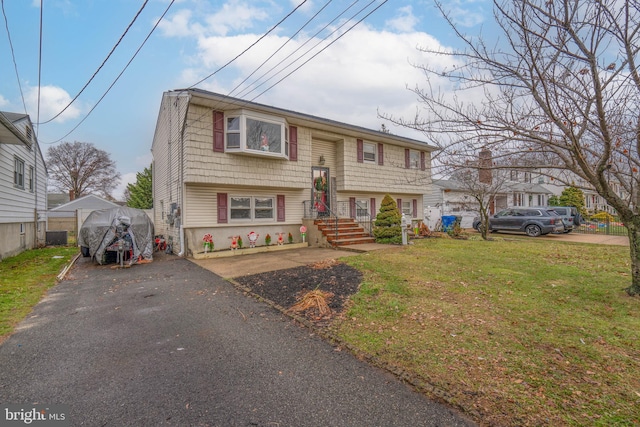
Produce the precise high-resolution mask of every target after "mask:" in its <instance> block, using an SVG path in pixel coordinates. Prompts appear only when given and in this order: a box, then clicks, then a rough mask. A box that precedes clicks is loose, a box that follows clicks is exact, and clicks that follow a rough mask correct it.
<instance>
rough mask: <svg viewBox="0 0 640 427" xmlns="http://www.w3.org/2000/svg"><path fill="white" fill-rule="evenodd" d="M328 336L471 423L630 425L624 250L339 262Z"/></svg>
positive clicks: (418, 251)
mask: <svg viewBox="0 0 640 427" xmlns="http://www.w3.org/2000/svg"><path fill="white" fill-rule="evenodd" d="M344 261H345V262H347V263H349V264H351V265H352V266H354V267H356V268H358V269H360V270H362V271H363V272H364V282H363V284H362V286H361V290H360V292H359V293H358V294H357V295H355V296H354V297H352V306H351V307H350V309H349V311H348V313H347V315H346V316H345V317H344V320H343V321H341V322H340V323H338V324H336V325H335V326H334V327H335V332H336V333H337V334H338V335H339V336H340V338H341V339H342V340H344V341H346V342H347V343H349V344H350V345H351V346H352V347H353V348H356V349H358V350H359V351H361V352H363V353H365V354H368V355H370V356H375V357H376V358H377V359H378V360H381V361H382V362H383V363H385V364H388V365H390V366H392V367H397V368H401V369H402V370H404V371H405V372H408V373H410V374H411V375H412V376H413V377H414V378H417V379H419V380H420V381H422V382H426V383H428V384H431V385H433V386H435V387H436V388H437V389H440V390H445V391H446V395H447V396H448V398H447V400H448V401H449V402H450V403H452V404H454V405H457V406H459V407H461V408H463V409H465V410H466V411H468V412H469V413H472V414H475V415H476V416H477V417H478V418H479V421H480V422H482V423H483V424H495V425H575V426H582V425H602V426H611V425H617V426H631V425H640V409H639V408H640V298H631V297H629V296H627V294H626V293H625V292H624V290H623V289H624V288H625V287H627V286H628V285H629V281H630V265H629V249H628V248H627V247H618V246H603V245H588V244H574V243H555V242H549V241H546V240H542V239H538V240H537V239H511V240H506V239H504V240H502V239H501V240H494V241H481V240H480V241H479V240H453V239H444V238H443V239H425V240H418V241H416V242H415V245H411V246H405V247H399V248H398V247H397V248H393V249H389V250H384V251H376V252H370V253H368V254H363V255H359V256H357V257H348V258H345V259H344Z"/></svg>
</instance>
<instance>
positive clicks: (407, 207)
mask: <svg viewBox="0 0 640 427" xmlns="http://www.w3.org/2000/svg"><path fill="white" fill-rule="evenodd" d="M401 212H402V213H403V214H405V215H407V216H408V217H411V216H413V206H412V205H411V200H409V201H404V200H403V201H402V210H401Z"/></svg>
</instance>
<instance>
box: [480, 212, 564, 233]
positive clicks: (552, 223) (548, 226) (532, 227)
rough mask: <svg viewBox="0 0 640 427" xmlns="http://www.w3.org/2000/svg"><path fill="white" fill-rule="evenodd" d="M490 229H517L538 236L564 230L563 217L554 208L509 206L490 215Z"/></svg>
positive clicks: (493, 230) (492, 230)
mask: <svg viewBox="0 0 640 427" xmlns="http://www.w3.org/2000/svg"><path fill="white" fill-rule="evenodd" d="M488 229H489V231H491V232H495V231H516V232H522V233H526V234H527V236H530V237H537V236H541V235H543V234H549V233H562V232H564V224H563V222H562V218H561V217H560V216H559V215H558V214H557V213H556V212H555V211H554V208H532V207H529V208H523V207H518V208H509V209H504V210H502V211H500V212H498V213H497V214H495V215H493V216H490V217H489V228H488Z"/></svg>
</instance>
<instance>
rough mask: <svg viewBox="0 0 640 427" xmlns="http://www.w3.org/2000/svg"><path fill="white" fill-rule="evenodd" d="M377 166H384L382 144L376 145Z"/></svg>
mask: <svg viewBox="0 0 640 427" xmlns="http://www.w3.org/2000/svg"><path fill="white" fill-rule="evenodd" d="M378 164H379V165H380V166H383V165H384V145H383V144H382V143H380V144H378Z"/></svg>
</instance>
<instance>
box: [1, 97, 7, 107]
mask: <svg viewBox="0 0 640 427" xmlns="http://www.w3.org/2000/svg"><path fill="white" fill-rule="evenodd" d="M7 105H9V101H7V100H6V99H5V98H4V97H3V96H2V95H0V108H4V107H5V106H7Z"/></svg>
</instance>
